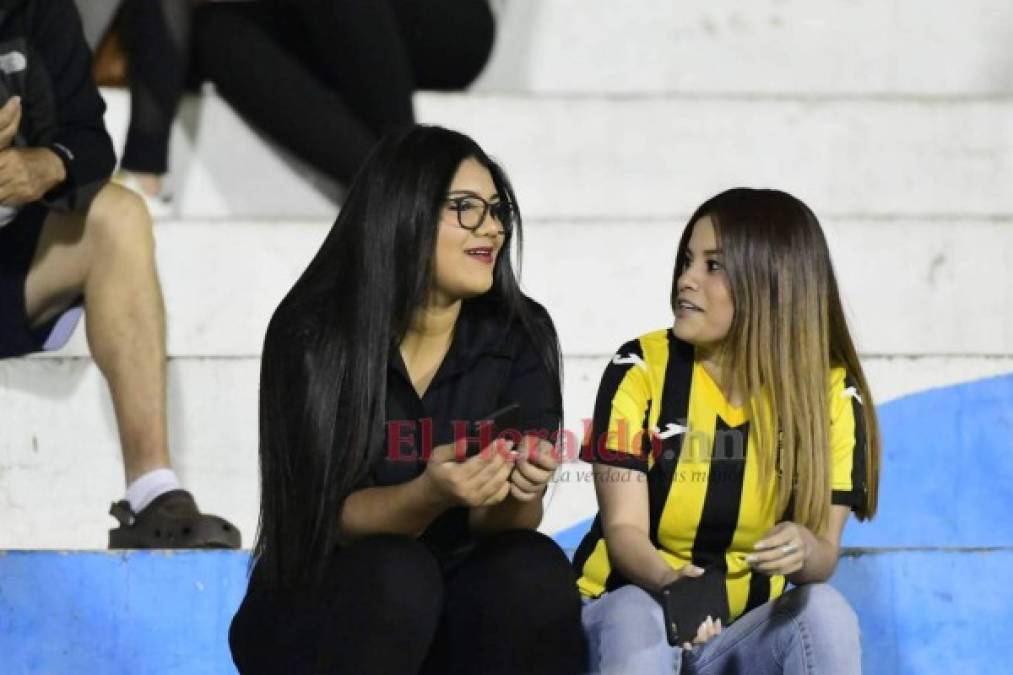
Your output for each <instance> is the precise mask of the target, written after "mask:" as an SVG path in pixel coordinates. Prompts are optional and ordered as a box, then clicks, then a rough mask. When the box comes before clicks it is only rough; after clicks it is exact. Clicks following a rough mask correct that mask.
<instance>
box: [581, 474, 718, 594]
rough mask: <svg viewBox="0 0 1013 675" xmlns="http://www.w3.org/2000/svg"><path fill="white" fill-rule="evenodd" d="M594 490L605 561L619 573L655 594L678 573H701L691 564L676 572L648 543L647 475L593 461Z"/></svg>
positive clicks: (652, 545) (689, 574) (692, 574)
mask: <svg viewBox="0 0 1013 675" xmlns="http://www.w3.org/2000/svg"><path fill="white" fill-rule="evenodd" d="M594 489H595V493H596V494H597V496H598V510H599V512H600V513H601V523H602V534H603V535H604V537H605V543H606V545H607V546H608V551H609V561H610V562H611V564H612V566H613V567H614V568H615V569H616V570H617V571H618V572H619V573H620V574H622V575H623V576H625V577H626V578H627V579H629V580H630V581H632V582H633V583H635V584H636V585H637V586H640V587H641V588H643V589H645V590H648V591H651V592H653V593H659V592H660V591H661V589H662V588H664V587H665V586H667V585H668V584H670V583H672V582H673V581H675V580H676V579H678V578H679V577H680V576H681V575H682V574H687V575H688V576H699V575H700V574H702V573H703V570H701V569H699V568H697V567H694V566H692V565H688V566H686V567H684V568H682V569H681V570H679V571H676V570H675V569H673V568H672V566H671V565H669V564H668V562H666V561H665V559H664V558H662V557H661V554H660V553H658V549H656V548H655V547H654V544H653V543H651V537H650V533H649V532H648V527H649V523H650V506H649V501H648V490H647V474H645V473H643V472H641V471H635V470H633V469H622V468H618V467H614V466H606V465H603V464H595V466H594Z"/></svg>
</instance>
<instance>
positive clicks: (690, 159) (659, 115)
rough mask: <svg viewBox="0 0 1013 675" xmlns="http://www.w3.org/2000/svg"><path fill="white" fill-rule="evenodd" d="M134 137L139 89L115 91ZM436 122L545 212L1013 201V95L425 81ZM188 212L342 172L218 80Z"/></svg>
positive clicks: (179, 173) (961, 207) (279, 206)
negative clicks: (532, 88) (235, 99)
mask: <svg viewBox="0 0 1013 675" xmlns="http://www.w3.org/2000/svg"><path fill="white" fill-rule="evenodd" d="M103 93H104V95H105V96H106V98H107V101H108V103H109V112H108V114H107V117H106V119H107V126H108V127H109V129H110V131H111V133H112V134H113V135H114V136H115V137H116V142H117V146H118V147H122V142H123V137H124V135H125V131H126V127H127V120H128V108H129V105H128V101H129V98H128V95H127V93H126V92H124V91H118V90H105V91H104V92H103ZM416 104H417V111H418V117H419V119H420V121H424V122H435V123H439V124H443V125H446V126H449V127H452V128H456V129H460V130H462V131H466V132H468V133H470V134H472V135H473V136H474V137H475V138H476V139H477V140H478V141H479V142H480V143H482V144H483V146H484V147H485V148H486V149H487V150H488V151H489V152H490V153H491V154H493V155H494V156H496V157H498V158H499V159H500V160H502V162H503V164H504V165H505V166H506V168H507V170H508V172H509V173H510V174H511V176H512V177H513V179H514V181H515V183H516V188H517V192H518V195H519V198H520V200H521V206H522V209H523V210H524V213H525V214H526V215H528V216H529V217H534V218H550V219H555V220H559V219H564V220H565V219H616V220H626V221H629V222H631V223H640V222H643V221H647V220H656V219H670V218H672V217H673V216H676V215H678V214H681V213H688V212H691V210H692V209H693V207H694V206H695V205H696V204H699V203H700V202H702V201H703V200H704V199H705V198H707V197H709V196H710V195H712V194H714V193H716V192H718V191H720V190H723V189H725V188H728V187H732V186H736V185H751V186H764V187H779V188H782V189H786V190H788V191H790V192H792V193H794V194H796V195H797V196H799V197H800V198H802V199H803V200H805V201H807V202H808V203H809V204H810V205H811V206H812V207H813V209H814V210H815V211H816V212H817V214H820V215H823V216H830V215H836V216H843V215H848V216H855V215H859V216H869V215H878V216H883V215H889V216H937V217H946V218H955V217H961V216H964V217H971V218H990V217H996V216H1004V215H1008V214H1010V213H1013V195H1011V193H1010V191H1009V190H1008V189H1006V186H1008V185H1010V184H1011V183H1013V152H1011V145H1013V101H1008V100H1005V99H1000V100H991V99H966V100H949V99H944V100H927V101H922V100H876V99H832V98H831V99H825V98H820V97H815V98H805V97H759V98H757V97H750V96H732V97H706V96H704V97H700V96H692V95H677V96H658V97H642V98H641V97H633V98H609V97H602V96H539V97H526V96H517V95H491V94H443V95H441V94H433V93H422V94H419V95H418V96H417V98H416ZM171 158H172V159H171V162H172V171H173V174H174V177H173V179H172V182H174V183H175V191H176V194H177V206H176V208H177V215H178V217H181V218H184V219H209V218H213V219H230V220H237V219H264V218H269V219H305V218H325V219H330V218H332V217H333V216H334V213H335V207H334V200H333V195H334V194H336V191H335V188H334V186H333V185H331V184H329V183H327V182H326V181H321V180H319V179H316V178H315V179H314V181H311V182H307V177H313V174H312V172H308V171H307V170H306V169H305V167H302V166H301V165H300V164H299V163H298V162H296V161H295V160H292V159H291V158H286V157H284V155H283V154H279V153H278V152H277V150H276V148H274V147H273V146H272V145H271V144H270V143H268V142H266V141H264V140H263V139H262V138H261V137H260V136H259V135H258V134H256V133H255V132H253V131H252V130H251V129H250V128H249V127H248V126H247V125H246V124H245V123H243V122H242V121H241V120H240V119H239V118H238V117H237V116H236V114H235V113H234V112H233V111H232V110H231V109H230V108H229V107H228V106H227V105H226V104H225V103H224V102H223V101H222V100H221V99H220V98H218V97H217V96H215V95H214V94H212V93H210V91H209V92H208V93H207V94H206V95H204V96H203V97H201V98H200V99H196V98H194V99H190V100H188V101H187V102H186V105H184V110H183V113H182V115H181V121H180V122H179V123H178V124H177V133H176V134H175V136H174V141H173V144H172V154H171Z"/></svg>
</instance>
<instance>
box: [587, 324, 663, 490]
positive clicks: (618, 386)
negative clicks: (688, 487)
mask: <svg viewBox="0 0 1013 675" xmlns="http://www.w3.org/2000/svg"><path fill="white" fill-rule="evenodd" d="M650 407H651V386H650V376H649V373H648V369H647V364H646V363H645V362H644V354H643V349H642V348H641V346H640V341H639V340H631V341H630V342H627V343H626V344H624V345H623V346H622V347H620V348H619V350H618V351H617V352H616V353H615V355H614V356H613V357H612V358H611V360H610V361H609V363H608V365H607V366H606V367H605V372H604V374H603V375H602V378H601V384H600V385H599V387H598V397H597V399H596V400H595V405H594V418H593V419H592V421H591V426H590V427H589V428H588V435H587V436H586V437H585V438H584V453H585V459H587V460H588V461H590V462H593V463H596V464H608V465H611V466H616V467H621V468H626V469H633V470H635V471H642V472H646V471H647V469H648V462H647V457H648V451H649V448H650V436H649V434H648V432H647V417H648V412H649V410H650Z"/></svg>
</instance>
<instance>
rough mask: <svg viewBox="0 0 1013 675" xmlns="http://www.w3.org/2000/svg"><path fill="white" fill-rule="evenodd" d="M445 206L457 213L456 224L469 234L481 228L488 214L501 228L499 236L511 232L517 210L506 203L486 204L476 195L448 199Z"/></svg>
mask: <svg viewBox="0 0 1013 675" xmlns="http://www.w3.org/2000/svg"><path fill="white" fill-rule="evenodd" d="M447 205H448V208H449V209H450V210H451V211H454V212H456V213H457V224H458V225H460V226H461V227H463V228H464V229H466V230H468V231H470V232H474V231H476V230H477V229H478V228H480V227H482V223H484V222H485V218H486V216H488V215H489V214H490V213H491V214H492V217H493V218H495V219H496V222H498V223H499V225H500V227H501V228H502V230H501V231H500V234H509V233H510V232H512V231H513V228H514V222H515V221H516V219H517V209H516V208H514V205H513V204H511V203H510V202H508V201H502V200H501V201H496V202H487V201H485V200H484V199H482V198H481V197H479V196H478V195H467V196H463V195H462V196H460V197H449V198H448V199H447Z"/></svg>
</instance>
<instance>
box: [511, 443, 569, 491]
mask: <svg viewBox="0 0 1013 675" xmlns="http://www.w3.org/2000/svg"><path fill="white" fill-rule="evenodd" d="M557 468H559V454H558V451H557V450H556V447H555V446H554V445H552V443H549V442H548V441H545V440H542V439H540V438H537V437H535V436H525V437H524V438H522V439H521V450H520V453H519V454H518V456H517V463H516V464H515V465H514V470H513V472H512V473H511V474H510V496H511V497H513V498H514V499H516V500H518V501H521V502H530V501H532V500H535V499H539V498H540V497H541V496H542V494H544V492H545V486H546V485H548V484H549V481H550V480H552V476H553V474H555V472H556V469H557Z"/></svg>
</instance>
